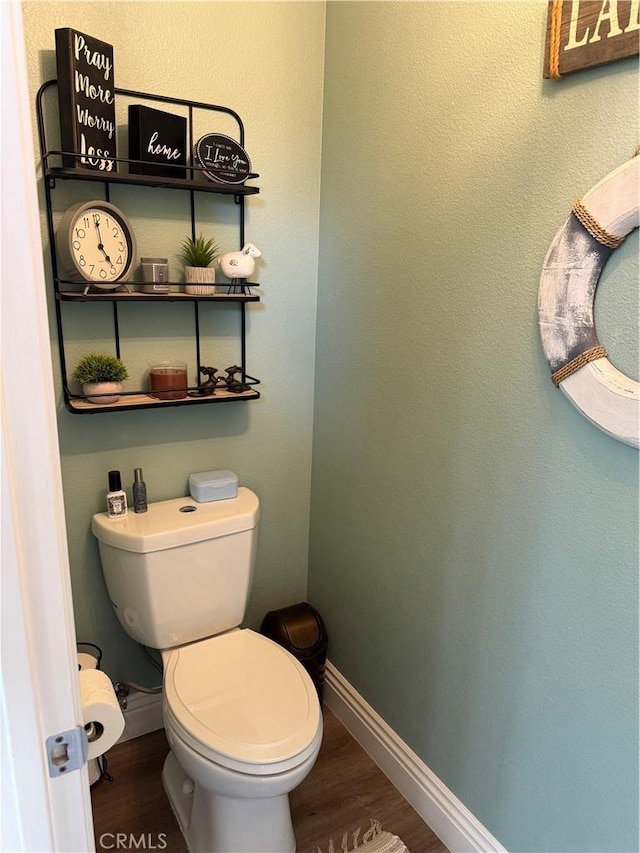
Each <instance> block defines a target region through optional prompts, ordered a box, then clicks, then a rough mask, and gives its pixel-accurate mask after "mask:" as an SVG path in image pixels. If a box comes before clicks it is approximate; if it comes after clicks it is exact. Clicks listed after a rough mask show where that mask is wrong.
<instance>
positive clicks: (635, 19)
mask: <svg viewBox="0 0 640 853" xmlns="http://www.w3.org/2000/svg"><path fill="white" fill-rule="evenodd" d="M639 53H640V0H550V3H549V11H548V19H547V43H546V48H545V60H544V74H543V76H544V77H546V78H549V77H553V78H556V79H557V78H559V77H562V76H563V75H564V74H568V73H569V72H571V71H579V70H580V69H582V68H591V67H592V66H594V65H603V64H604V63H606V62H613V61H614V60H615V59H622V58H624V57H627V56H637V55H638V54H639Z"/></svg>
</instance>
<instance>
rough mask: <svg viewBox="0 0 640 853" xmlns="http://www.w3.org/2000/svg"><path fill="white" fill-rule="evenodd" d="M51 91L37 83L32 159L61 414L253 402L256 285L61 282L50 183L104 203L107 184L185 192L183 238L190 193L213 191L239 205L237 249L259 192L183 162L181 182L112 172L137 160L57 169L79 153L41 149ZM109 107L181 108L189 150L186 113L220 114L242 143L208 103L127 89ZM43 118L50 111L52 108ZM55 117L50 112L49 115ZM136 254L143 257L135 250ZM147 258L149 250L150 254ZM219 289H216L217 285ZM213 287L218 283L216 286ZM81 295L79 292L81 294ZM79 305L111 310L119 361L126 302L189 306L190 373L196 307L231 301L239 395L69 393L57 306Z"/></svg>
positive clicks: (192, 390) (190, 121) (193, 390)
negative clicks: (46, 251)
mask: <svg viewBox="0 0 640 853" xmlns="http://www.w3.org/2000/svg"><path fill="white" fill-rule="evenodd" d="M54 91H57V81H56V80H48V81H47V82H46V83H44V84H43V85H42V86H41V87H40V90H39V91H38V94H37V96H36V110H37V119H38V136H39V140H40V156H41V163H42V170H43V176H44V187H45V197H46V214H47V227H48V232H49V244H50V249H51V266H52V271H53V284H54V294H55V310H56V321H57V329H58V349H59V353H60V364H61V370H62V383H63V391H64V402H65V405H66V407H67V409H68V410H69V411H70V412H72V413H74V414H96V413H101V412H114V411H123V410H131V409H141V408H145V409H146V408H153V409H157V408H168V407H175V406H194V405H202V404H210V403H228V402H238V401H242V400H256V399H258V398H259V397H260V393H259V392H258V391H257V390H256V389H255V387H254V386H255V385H258V384H260V380H259V379H255V378H254V377H252V376H249V375H248V374H247V372H246V317H245V306H246V304H247V303H249V302H259V301H260V297H259V296H258V295H255V294H253V293H251V292H250V289H249V288H250V287H258V286H259V285H258V284H256V283H254V282H251V283H249V284H248V285H247V288H248V292H240V293H238V292H234V290H235V289H236V288H233V287H232V286H229V292H228V293H219V292H218V293H215V294H213V295H211V296H204V295H193V294H188V293H183V292H179V291H177V290H176V289H175V288H176V287H178V286H182V285H181V283H178V282H169V283H168V284H169V286H170V287H172V288H173V289H172V290H170V292H169V293H164V294H153V293H145V292H144V291H143V290H142V283H141V282H131V281H128V282H124V283H123V285H122V287H123V288H124V289H118V290H110V291H104V290H101V291H99V292H96V291H95V290H91V289H90V288H89V287H87V286H86V285H85V283H84V282H77V281H69V280H68V279H65V278H62V277H61V276H60V275H59V272H58V259H57V254H56V234H55V229H54V216H53V191H54V190H55V188H56V183H57V181H59V180H61V181H91V182H94V183H98V184H101V185H102V190H103V194H104V197H105V200H106V201H109V187H110V185H111V184H126V185H129V186H140V187H161V188H165V189H177V190H187V191H188V192H189V193H190V195H191V205H190V207H191V217H190V219H191V234H192V237H193V238H195V236H196V215H195V199H194V195H195V193H217V194H219V195H224V196H231V197H232V199H233V201H234V202H235V203H236V205H237V206H238V208H239V219H238V230H239V248H241V247H242V246H243V245H244V243H245V234H244V227H245V206H244V201H245V198H246V197H247V196H251V195H256V194H257V193H259V192H260V190H259V188H258V187H255V186H247V185H246V184H223V183H220V182H217V181H210V180H208V178H207V177H206V176H205V175H204V174H203V170H202V169H201V168H200V167H198V166H197V165H195V164H194V163H190V164H188V165H187V167H186V169H187V174H189V175H190V177H189V178H172V177H165V176H155V175H140V174H137V173H136V174H130V173H129V172H128V171H120V169H122V168H123V167H126V168H127V169H128V168H129V165H130V164H131V163H140V162H144V161H133V160H129V159H126V158H118V157H111V158H110V159H112V160H114V161H115V162H116V164H117V166H116V168H117V170H118V171H115V172H104V171H99V170H93V169H86V168H81V167H80V166H78V167H77V168H70V167H68V166H62V165H57V164H59V163H62V162H63V161H62V157H63V155H64V156H65V158H68V157H73V158H75V160H76V161H77V162H80V157H81V155H80V154H75V153H73V154H71V153H69V152H66V151H60V150H55V149H52V148H49V146H48V142H47V128H46V122H45V99H46V98H47V97H49V94H50V93H52V92H54ZM114 92H115V95H116V102H117V101H118V98H128V99H136V100H144V101H153V102H157V103H161V104H169V105H173V106H174V107H176V106H178V107H183V108H185V109H186V112H187V129H188V140H189V143H188V144H189V150H190V151H193V127H194V112H195V111H197V110H204V111H208V112H211V113H214V114H215V113H223V114H226V115H227V116H230V117H232V118H233V119H234V120H235V121H236V123H237V127H238V136H239V142H240V145H243V144H244V126H243V123H242V120H241V118H240V116H239V115H238V114H237V113H236V112H234V111H233V110H231V109H229V108H228V107H222V106H217V105H214V104H205V103H200V102H197V101H188V100H184V99H179V98H169V97H166V96H164V95H152V94H149V93H147V92H137V91H134V90H131V89H115V90H114ZM51 113H52V114H53V113H56V111H55V109H52V110H51ZM56 114H57V113H56ZM257 177H259V176H258V174H257V173H253V172H252V173H250V174H249V175H248V176H247V180H250V179H254V178H257ZM142 254H144V253H142ZM151 254H153V252H151ZM224 286H225V285H222V287H224ZM218 287H220V285H218ZM85 291H86V292H85ZM73 302H76V303H84V302H104V303H109V304H110V305H111V310H112V316H113V342H114V350H115V355H116V356H117V357H120V350H121V341H120V331H119V326H120V323H119V306H121V305H126V304H127V303H132V302H154V303H169V302H171V303H176V302H189V303H192V304H193V309H194V342H195V364H194V371H193V372H195V373H196V374H197V371H198V368H199V365H200V364H201V363H202V362H201V360H200V308H199V306H200V305H201V304H208V305H223V304H235V305H236V306H237V310H238V311H239V314H240V333H239V339H240V348H241V359H240V362H239V366H240V367H241V381H242V384H243V385H245V386H246V387H247V390H245V391H242V392H240V393H234V392H232V391H228V390H227V389H226V388H225V389H222V388H220V387H218V388H216V390H215V394H213V395H211V396H197V393H198V386H190V387H189V388H188V389H185V390H186V391H187V392H188V394H189V396H186V397H184V398H181V399H178V400H159V399H156V398H154V397H151V396H149V393H148V392H147V391H146V390H144V389H139V390H135V391H129V392H124V393H123V394H122V396H121V398H120V400H118V401H117V402H116V403H110V404H105V405H100V404H99V403H90V402H88V401H87V400H86V399H85V398H84V397H83V396H81V395H78V394H74V393H73V392H72V391H71V390H70V388H69V379H68V373H67V364H66V355H65V340H64V331H63V310H62V309H63V305H65V304H70V303H73Z"/></svg>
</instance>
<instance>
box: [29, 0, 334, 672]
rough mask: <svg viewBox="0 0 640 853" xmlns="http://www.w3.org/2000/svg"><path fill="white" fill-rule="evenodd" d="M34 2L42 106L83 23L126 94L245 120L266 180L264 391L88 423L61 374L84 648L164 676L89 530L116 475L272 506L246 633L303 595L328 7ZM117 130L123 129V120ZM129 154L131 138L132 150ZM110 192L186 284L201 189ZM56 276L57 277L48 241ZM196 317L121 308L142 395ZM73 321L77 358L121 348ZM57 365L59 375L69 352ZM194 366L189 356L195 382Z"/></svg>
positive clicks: (227, 227) (208, 346)
mask: <svg viewBox="0 0 640 853" xmlns="http://www.w3.org/2000/svg"><path fill="white" fill-rule="evenodd" d="M23 10H24V18H25V31H26V44H27V54H28V63H29V65H28V67H29V75H30V88H31V91H32V94H33V95H34V96H35V91H36V89H37V88H38V86H39V85H40V83H41V82H42V81H43V80H46V79H49V78H51V77H55V54H54V30H55V28H56V27H65V26H68V27H75V28H77V29H79V30H81V31H82V32H87V33H90V34H93V35H95V36H97V37H99V38H101V39H102V40H104V41H106V42H108V43H110V44H112V45H113V48H114V57H115V64H114V67H115V80H116V85H117V86H120V87H123V88H129V89H137V90H140V91H146V92H152V93H158V94H166V95H169V96H173V97H177V98H189V99H193V100H196V101H198V100H200V101H205V102H208V103H212V102H213V103H219V104H223V105H227V106H230V107H232V108H233V109H235V110H237V111H238V112H239V113H240V115H241V116H242V118H243V120H244V123H245V127H246V137H245V142H246V147H247V151H248V152H249V156H250V157H251V158H252V161H253V164H254V167H255V169H256V171H257V172H259V173H260V179H259V180H258V181H257V182H256V183H257V184H258V185H259V186H260V188H261V194H260V195H258V196H253V197H251V198H250V199H249V200H248V201H247V230H246V236H247V239H248V240H251V241H252V242H254V243H255V244H256V245H257V246H259V247H260V248H261V249H262V250H263V258H262V259H261V260H260V262H259V267H258V270H259V272H258V274H257V276H256V278H257V279H258V280H259V281H260V282H261V284H262V289H261V291H260V292H261V294H262V296H263V301H262V302H260V303H259V304H257V305H251V306H249V307H248V309H247V324H248V340H247V368H248V371H249V372H250V373H251V374H252V375H255V376H257V377H259V378H260V379H261V380H262V382H263V384H262V386H261V390H262V392H263V397H262V399H260V400H259V401H257V402H252V403H233V404H229V405H211V406H199V407H196V408H194V409H192V408H186V407H183V408H175V409H160V410H155V411H148V410H141V411H134V412H125V413H122V412H121V413H107V414H99V415H90V416H78V415H72V414H70V413H69V412H67V411H66V409H64V407H63V406H62V402H61V391H60V384H59V381H58V377H56V388H57V392H58V397H59V399H60V413H59V424H58V426H59V433H60V447H61V457H62V472H63V485H64V495H65V511H66V518H67V527H68V540H69V557H70V564H71V573H72V584H73V599H74V610H75V617H76V628H77V635H78V639H79V640H89V641H93V642H97V643H99V644H100V645H101V646H102V647H103V649H104V653H105V662H104V663H105V668H106V671H107V672H108V673H109V675H110V676H111V677H112V678H113V679H114V680H116V679H123V680H129V679H133V680H137V681H140V682H142V683H147V684H149V683H155V682H156V680H157V674H156V673H155V671H154V670H153V669H152V668H151V667H150V666H149V665H148V664H147V663H146V661H145V660H144V658H143V656H142V653H141V652H140V650H139V647H138V645H137V644H136V643H134V642H133V641H132V640H130V639H129V638H128V637H127V636H126V634H125V633H124V631H123V630H122V629H121V627H120V625H119V623H118V622H117V620H116V618H115V616H114V614H113V612H112V608H111V605H110V604H109V601H108V597H107V593H106V588H105V585H104V580H103V577H102V570H101V567H100V561H99V556H98V550H97V543H96V541H95V540H94V538H93V536H92V535H91V533H90V531H89V524H90V520H91V515H92V514H93V513H94V512H99V511H102V510H103V509H104V507H105V497H104V496H105V494H106V487H107V472H108V471H109V470H110V469H113V468H118V469H120V470H121V471H122V473H123V481H124V483H125V484H126V485H127V487H130V485H131V482H132V479H133V469H134V468H135V467H142V468H143V470H144V475H145V479H146V482H147V487H148V492H149V499H150V500H154V501H156V500H163V499H167V498H169V497H175V496H179V495H184V494H187V479H188V475H189V474H190V473H191V472H195V471H208V470H212V469H216V468H229V469H231V470H233V471H235V472H236V473H237V475H238V477H239V479H240V482H241V483H243V484H245V485H247V486H249V487H251V488H253V489H254V490H255V491H256V492H257V494H258V495H259V496H260V500H261V512H262V520H261V526H260V537H259V545H258V555H257V562H256V571H255V579H254V583H253V588H252V594H251V600H250V604H249V609H248V613H247V622H248V624H251V625H254V626H255V625H256V624H259V622H260V619H261V617H262V616H263V615H264V613H265V611H267V610H269V609H272V608H275V607H281V606H284V605H286V604H290V603H291V602H293V601H299V600H301V599H303V598H304V597H305V594H306V583H307V553H308V526H309V492H310V471H311V434H312V409H313V364H314V335H315V308H316V281H317V242H318V212H319V184H320V144H321V121H322V73H323V48H324V15H325V9H324V4H320V3H313V2H312V3H291V4H287V3H268V2H267V3H224V2H222V3H208V2H204V3H197V2H189V3H182V2H176V3H166V2H163V3H157V2H136V0H132V2H103V0H98V2H76V3H68V2H26V3H24V4H23ZM120 126H121V131H122V128H125V127H126V118H125V116H124V115H121V116H120ZM212 131H221V132H232V133H233V132H234V131H233V129H232V128H229V129H227V128H226V126H223V127H221V126H219V125H217V124H216V125H215V126H203V127H202V128H201V132H202V133H206V132H212ZM126 151H127V142H126V136H125V135H123V134H122V132H121V136H120V139H119V152H120V154H121V156H126ZM285 167H286V168H285ZM39 174H40V171H39ZM72 193H74V194H72ZM76 193H80V194H81V195H80V196H78V195H76ZM97 193H99V190H98V189H96V187H95V186H94V185H92V184H91V185H88V186H85V187H82V186H78V185H74V186H73V187H71V186H62V187H60V188H59V189H58V190H57V191H56V197H57V199H58V200H59V202H58V203H59V210H58V213H59V214H61V213H62V211H63V210H64V209H65V206H66V205H68V204H71V203H72V201H75V200H77V198H78V197H85V198H91V197H95V195H96V194H97ZM111 199H112V201H114V202H115V203H116V204H119V205H120V206H121V207H122V208H123V210H125V211H126V212H127V214H128V215H129V217H130V219H131V221H132V223H133V225H134V228H135V230H136V234H137V237H138V249H139V253H140V254H141V255H154V256H156V255H162V256H165V255H166V256H168V257H169V262H170V265H171V267H172V269H173V271H174V274H175V276H176V277H177V276H178V275H181V265H180V263H179V261H178V257H177V255H178V250H179V243H180V241H181V240H182V239H183V237H184V236H186V233H187V232H188V229H189V226H188V225H187V224H186V221H187V220H186V217H188V214H189V207H188V205H189V196H188V193H172V192H170V191H166V190H156V191H154V190H152V189H149V188H130V187H124V188H123V187H114V188H112V195H111ZM196 203H197V205H198V213H199V217H200V218H199V223H200V224H201V225H202V227H203V229H204V230H205V232H206V233H207V234H209V233H213V234H214V235H215V236H216V237H217V239H218V241H219V242H220V244H221V247H222V248H223V249H226V250H229V249H235V248H237V240H238V235H237V229H236V228H235V227H234V223H237V211H236V209H235V206H234V205H233V203H232V201H231V199H230V198H226V199H220V198H217V197H215V198H212V197H210V196H206V197H204V198H202V197H200V196H198V198H197V200H196ZM43 233H45V232H44V230H43ZM45 270H46V272H47V276H48V277H49V279H50V264H49V260H48V245H47V246H46V247H45ZM48 283H49V284H50V281H48ZM50 302H51V300H50ZM229 314H230V312H229V311H228V310H226V307H225V309H221V310H219V311H215V312H211V311H210V312H207V308H206V307H205V309H204V310H203V312H202V315H203V324H204V325H203V329H202V331H203V335H204V338H203V346H202V353H203V360H205V359H206V361H205V363H207V364H214V365H216V366H217V367H218V368H224V367H226V366H227V365H229V364H233V363H234V361H235V360H236V359H237V358H238V357H239V355H238V352H239V351H238V347H237V331H238V321H237V318H238V316H239V315H238V314H234V315H233V317H230V316H229ZM51 315H52V316H53V311H52V310H51ZM191 316H192V312H191V310H190V307H189V306H175V305H158V306H149V305H148V304H147V303H143V304H138V305H132V306H126V307H125V308H124V309H123V311H122V320H121V322H122V323H123V324H124V327H123V329H122V331H123V337H124V338H126V340H125V341H124V342H123V357H125V358H126V360H127V364H128V366H129V368H130V372H131V374H132V379H131V380H130V382H129V387H131V388H137V387H138V388H139V387H141V383H142V382H143V380H144V376H145V372H146V370H147V366H148V363H149V362H151V361H154V360H157V359H158V358H161V357H163V356H164V357H167V356H170V357H180V356H181V357H182V358H183V359H185V356H186V360H190V359H192V358H193V355H194V351H193V343H192V340H191V339H190V338H189V334H190V331H189V330H191V331H192V329H193V324H192V320H191ZM65 326H66V329H67V331H68V333H69V339H70V353H71V358H70V361H71V365H72V366H73V364H74V363H75V361H76V357H77V358H79V357H80V356H81V355H84V354H85V353H86V352H90V351H92V350H93V349H95V348H100V347H101V346H104V347H110V346H112V344H111V343H110V342H109V338H108V335H109V332H108V329H109V328H110V317H109V312H108V311H107V312H105V310H104V306H97V307H96V306H94V305H89V306H87V305H85V306H76V305H74V306H71V308H70V310H69V311H68V312H67V313H66V314H65ZM52 333H53V332H52ZM53 334H55V333H53ZM53 360H54V365H55V366H56V369H57V365H58V355H57V346H55V347H54V357H53ZM194 369H195V366H194V365H193V364H191V367H190V371H191V373H190V378H191V380H192V381H194V375H193V371H194Z"/></svg>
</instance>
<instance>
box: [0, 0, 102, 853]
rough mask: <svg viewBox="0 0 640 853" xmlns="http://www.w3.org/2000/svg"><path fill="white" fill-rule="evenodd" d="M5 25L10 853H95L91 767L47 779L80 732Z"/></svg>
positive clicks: (11, 23) (22, 115)
mask: <svg viewBox="0 0 640 853" xmlns="http://www.w3.org/2000/svg"><path fill="white" fill-rule="evenodd" d="M0 13H1V19H0V22H1V27H2V57H1V63H2V65H1V75H2V77H1V79H2V100H1V103H2V146H1V150H2V220H1V224H2V244H1V246H2V254H1V261H2V279H1V290H0V293H1V297H2V317H1V320H2V337H1V348H2V364H1V368H0V374H1V394H2V397H1V401H2V425H1V433H2V435H1V447H0V449H1V453H2V476H1V477H0V480H1V483H2V645H1V655H2V669H1V672H0V722H1V725H2V737H1V741H0V746H1V750H2V752H1V758H2V835H1V848H0V849H2V850H3V851H12V852H13V853H17V852H18V851H52V853H57V852H58V851H59V853H63V852H64V853H71V852H72V851H82V853H85V851H93V850H95V845H94V839H93V826H92V819H91V799H90V794H89V780H88V774H87V767H86V765H85V766H84V767H83V768H81V769H80V770H78V771H75V772H71V773H70V774H69V775H66V776H65V775H61V776H58V777H57V778H53V779H52V778H50V777H49V774H48V763H47V756H46V749H45V741H46V738H47V737H49V736H50V735H52V734H57V733H58V732H63V731H66V730H68V729H72V728H75V727H77V726H82V724H83V720H82V713H81V705H80V692H79V684H78V678H77V660H76V637H75V630H74V623H73V606H72V600H71V583H70V576H69V562H68V553H67V541H66V532H65V520H64V508H63V498H62V479H61V474H60V458H59V450H58V434H57V427H56V410H55V400H54V392H53V387H52V385H53V383H52V375H53V374H52V369H51V348H50V343H49V324H48V319H47V306H46V298H45V280H44V270H43V263H42V251H43V249H42V239H41V232H40V219H39V211H38V197H37V192H36V177H35V169H34V164H35V159H34V152H33V144H32V124H31V115H32V111H33V104H30V103H29V97H28V87H27V74H26V61H25V43H24V34H23V27H22V12H21V8H20V4H19V2H17V0H10V2H0Z"/></svg>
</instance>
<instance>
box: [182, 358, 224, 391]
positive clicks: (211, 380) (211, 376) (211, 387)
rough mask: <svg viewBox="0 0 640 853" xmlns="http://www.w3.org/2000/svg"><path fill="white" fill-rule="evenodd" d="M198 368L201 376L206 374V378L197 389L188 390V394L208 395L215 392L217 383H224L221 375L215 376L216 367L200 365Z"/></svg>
mask: <svg viewBox="0 0 640 853" xmlns="http://www.w3.org/2000/svg"><path fill="white" fill-rule="evenodd" d="M199 370H200V373H202V375H203V376H207V377H208V379H207V381H206V382H203V383H202V384H201V385H200V386H199V387H198V390H197V391H189V396H190V397H210V396H211V395H212V394H215V393H216V388H217V387H218V385H224V378H223V377H222V376H216V373H217V371H218V368H217V367H203V366H202V365H200V367H199Z"/></svg>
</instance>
